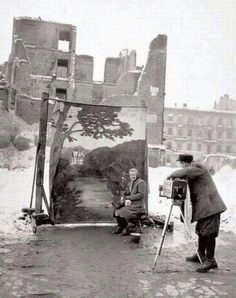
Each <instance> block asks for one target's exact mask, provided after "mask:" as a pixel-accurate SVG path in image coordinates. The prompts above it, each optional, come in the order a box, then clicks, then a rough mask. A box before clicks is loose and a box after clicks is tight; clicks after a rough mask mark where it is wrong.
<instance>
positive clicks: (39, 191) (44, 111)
mask: <svg viewBox="0 0 236 298" xmlns="http://www.w3.org/2000/svg"><path fill="white" fill-rule="evenodd" d="M48 100H49V94H48V93H46V92H43V93H42V99H41V105H40V122H39V140H38V142H39V151H38V163H37V174H36V199H35V214H39V213H41V210H42V197H43V179H44V162H45V147H46V139H47V121H48Z"/></svg>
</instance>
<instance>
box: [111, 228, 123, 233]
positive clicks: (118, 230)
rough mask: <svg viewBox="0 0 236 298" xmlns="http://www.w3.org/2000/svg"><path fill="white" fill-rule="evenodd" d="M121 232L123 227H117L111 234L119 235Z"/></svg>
mask: <svg viewBox="0 0 236 298" xmlns="http://www.w3.org/2000/svg"><path fill="white" fill-rule="evenodd" d="M123 230H124V228H123V227H120V226H118V227H117V228H116V229H115V231H113V232H112V234H121V233H122V231H123Z"/></svg>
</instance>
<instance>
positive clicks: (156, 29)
mask: <svg viewBox="0 0 236 298" xmlns="http://www.w3.org/2000/svg"><path fill="white" fill-rule="evenodd" d="M0 11H1V18H0V63H2V62H4V61H5V60H7V59H8V55H9V53H10V48H11V34H12V19H13V17H14V16H30V17H39V16H40V17H41V18H42V19H43V20H46V21H47V20H50V21H56V22H62V23H69V24H73V25H75V26H77V49H76V52H77V53H78V54H88V55H92V56H94V59H95V69H94V80H103V74H104V63H105V58H106V57H109V56H117V55H118V54H119V51H120V50H122V49H124V48H128V49H130V50H131V49H135V50H136V51H137V63H138V65H143V64H144V63H145V60H146V57H147V53H148V45H149V43H150V41H151V40H152V39H153V38H155V37H156V36H157V35H158V34H166V35H167V36H168V53H167V76H166V105H173V104H174V103H178V106H180V105H182V104H183V103H187V104H188V105H189V106H191V107H200V108H212V107H213V104H214V101H215V100H219V98H220V96H222V95H223V94H225V93H227V94H229V95H230V97H231V98H234V99H236V55H235V53H236V18H235V12H236V0H226V1H224V0H179V1H176V0H165V1H163V0H129V1H127V0H96V1H95V0H50V1H43V0H8V1H6V0H0Z"/></svg>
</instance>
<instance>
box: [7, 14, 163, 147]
mask: <svg viewBox="0 0 236 298" xmlns="http://www.w3.org/2000/svg"><path fill="white" fill-rule="evenodd" d="M166 47H167V37H166V36H165V35H158V36H157V37H156V38H155V39H154V40H153V41H152V42H151V43H150V47H149V52H148V56H147V61H146V64H145V65H144V66H143V67H138V66H137V65H136V52H135V51H134V50H132V51H130V52H129V51H128V50H123V51H121V53H120V55H119V56H118V57H115V58H114V57H108V58H106V61H105V70H104V81H103V82H95V81H93V63H94V60H93V57H91V56H88V55H77V54H76V27H74V26H72V25H68V24H60V23H55V22H46V21H43V20H41V19H32V18H26V17H20V18H14V22H13V36H12V49H11V54H10V57H9V61H8V63H7V65H6V80H7V82H8V90H7V93H6V94H7V97H8V98H7V99H8V100H7V108H8V110H11V109H12V110H15V113H16V114H17V115H18V116H20V117H21V118H23V119H24V120H25V121H26V122H28V123H30V124H31V123H34V122H37V121H38V120H39V105H40V99H41V94H42V92H49V94H50V97H58V98H60V99H64V100H67V101H75V102H81V103H95V104H99V103H102V104H112V105H141V104H146V105H147V138H148V143H149V145H150V147H152V148H155V146H157V145H160V144H162V139H163V111H164V97H165V72H166Z"/></svg>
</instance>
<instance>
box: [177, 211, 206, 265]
mask: <svg viewBox="0 0 236 298" xmlns="http://www.w3.org/2000/svg"><path fill="white" fill-rule="evenodd" d="M180 216H181V217H182V219H183V222H184V225H185V228H186V230H187V232H188V234H189V238H190V240H191V242H192V244H193V248H194V250H195V251H196V253H197V256H198V259H199V261H200V263H201V264H202V259H201V257H200V255H199V253H198V249H197V247H196V245H195V243H194V240H193V236H192V233H191V231H190V229H189V228H188V224H187V221H186V219H185V217H184V215H183V212H182V210H181V208H180Z"/></svg>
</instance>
